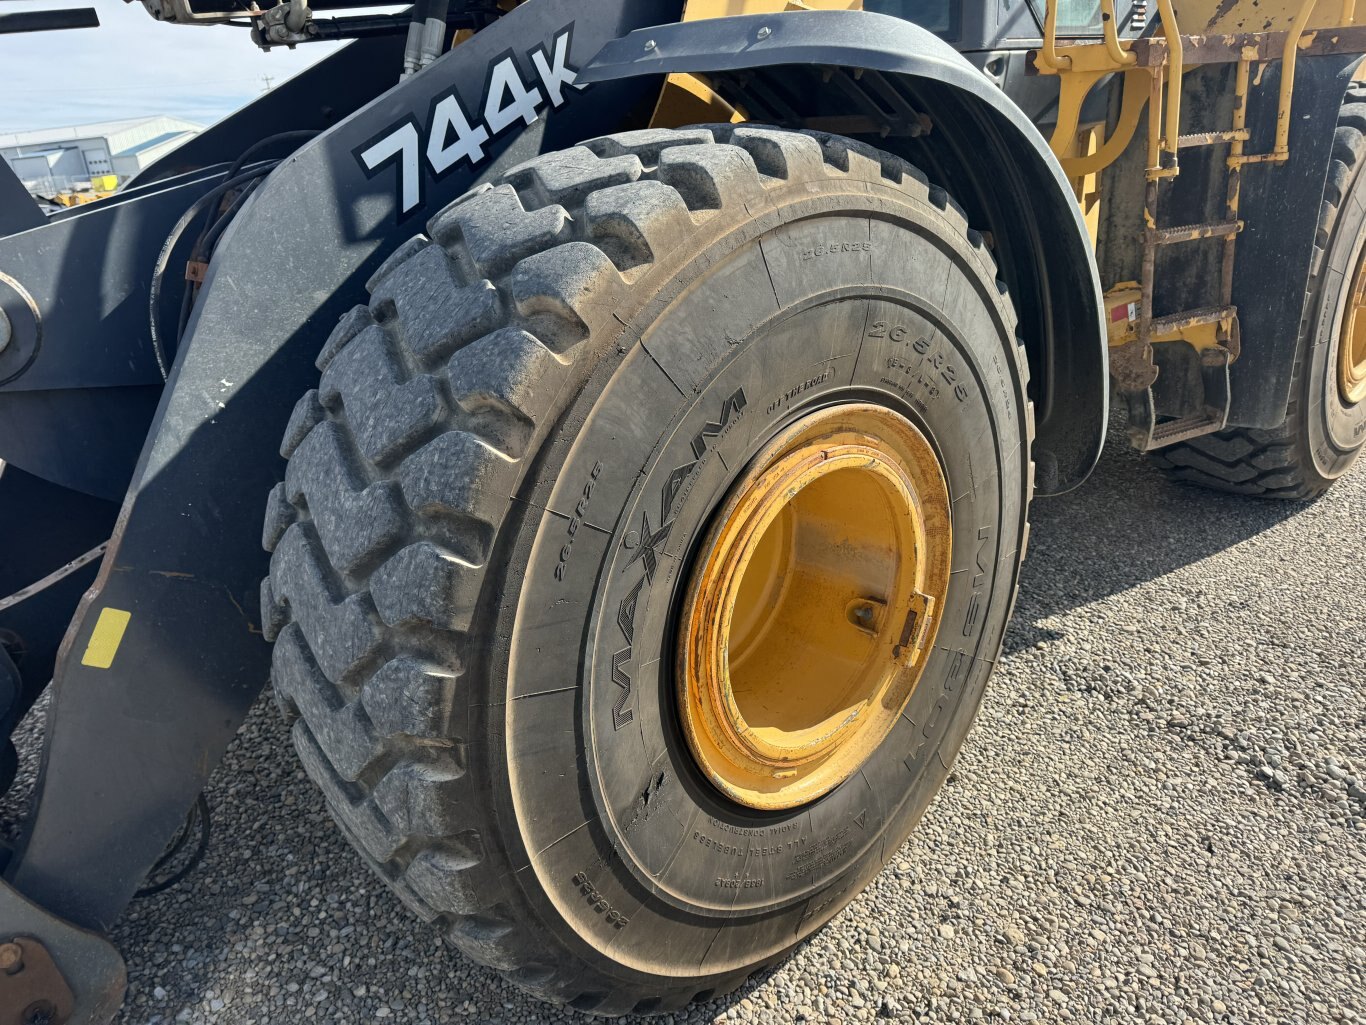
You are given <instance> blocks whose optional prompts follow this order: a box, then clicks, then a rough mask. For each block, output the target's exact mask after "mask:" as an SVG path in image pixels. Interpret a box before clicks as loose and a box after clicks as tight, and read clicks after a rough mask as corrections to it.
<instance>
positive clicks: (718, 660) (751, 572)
mask: <svg viewBox="0 0 1366 1025" xmlns="http://www.w3.org/2000/svg"><path fill="white" fill-rule="evenodd" d="M951 556H952V530H951V518H950V510H949V500H948V488H947V485H946V484H945V481H944V475H943V471H942V469H941V468H940V464H939V459H938V456H937V455H936V454H935V452H934V449H933V448H932V446H931V445H930V443H929V441H928V440H927V439H926V438H925V436H924V435H923V434H921V433H920V431H919V430H918V429H917V428H916V427H915V426H914V425H912V424H911V422H910V421H909V420H907V419H905V418H904V417H902V416H900V415H899V414H897V413H895V412H893V411H892V410H889V409H887V408H885V407H882V406H876V405H872V404H864V403H847V404H843V405H837V406H832V407H829V408H827V409H823V410H821V411H819V412H815V413H812V414H809V415H808V416H806V417H804V418H803V419H801V420H799V421H797V422H796V423H794V424H793V425H791V426H790V427H788V428H786V429H785V430H784V431H782V432H781V433H780V434H779V435H778V436H777V437H776V438H774V439H773V440H772V441H771V442H769V444H768V445H767V446H766V447H765V448H764V450H763V451H762V452H760V453H759V455H758V456H756V457H755V459H754V460H753V461H752V462H751V464H750V466H749V467H748V468H747V470H746V471H745V472H744V473H743V474H742V476H741V478H740V480H738V481H737V482H736V484H735V485H734V487H733V488H732V489H731V491H730V493H729V495H728V496H727V498H726V500H725V501H724V503H723V504H722V506H721V508H720V509H719V510H718V512H717V514H716V516H715V518H714V520H713V526H712V528H711V530H710V531H709V533H708V534H707V536H706V538H705V539H704V542H703V544H702V546H701V548H700V550H699V555H698V557H697V560H696V562H695V564H694V566H693V567H692V575H691V578H690V580H689V585H688V592H687V595H686V600H685V603H684V610H683V622H682V631H681V643H680V648H679V652H678V661H679V673H678V681H679V683H678V694H677V700H678V702H679V711H680V719H681V721H682V723H683V726H684V732H685V733H686V735H687V738H688V743H689V747H690V749H691V752H692V754H693V757H694V759H695V760H696V762H697V764H698V767H699V768H700V769H701V770H702V772H703V774H704V775H705V776H706V777H707V778H708V779H709V780H710V781H711V782H712V783H713V784H714V785H715V786H716V787H718V788H719V789H720V790H721V791H722V792H723V793H724V794H725V795H726V796H728V797H729V798H730V799H732V800H734V801H736V802H737V803H739V804H742V805H745V806H746V807H751V808H759V809H763V810H780V809H785V808H793V807H797V806H799V805H802V804H805V803H807V802H809V801H812V800H814V799H815V798H817V797H820V796H821V795H822V794H825V793H828V792H829V791H830V790H832V789H833V788H835V787H836V786H838V785H839V784H840V783H842V782H843V781H844V780H845V779H847V778H849V777H850V776H851V775H853V774H854V773H855V772H857V771H858V769H859V767H860V766H861V765H862V764H863V762H864V761H865V760H866V759H867V758H868V756H869V755H871V754H872V753H873V751H875V750H876V749H877V747H878V746H879V745H880V744H881V743H882V742H883V741H884V740H885V739H886V738H887V736H888V734H889V733H891V731H892V729H893V727H895V725H896V723H897V720H898V718H899V717H900V715H901V711H902V710H903V709H904V708H905V706H906V704H907V702H908V701H909V700H910V698H911V695H912V693H913V692H914V690H915V686H916V683H917V681H918V680H919V677H920V673H921V670H922V669H923V666H924V661H925V660H924V659H922V658H921V657H920V656H921V653H922V652H924V651H927V650H929V648H930V647H931V646H932V644H933V641H934V632H935V628H936V626H937V616H936V615H935V614H934V610H936V609H938V608H942V607H943V599H944V596H945V594H946V593H947V590H948V581H949V565H950V562H951ZM851 626H852V627H853V629H850V627H851Z"/></svg>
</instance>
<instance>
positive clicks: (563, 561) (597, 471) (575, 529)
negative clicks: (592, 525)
mask: <svg viewBox="0 0 1366 1025" xmlns="http://www.w3.org/2000/svg"><path fill="white" fill-rule="evenodd" d="M603 469H604V467H603V465H602V463H601V462H595V463H594V464H593V469H592V470H590V471H589V472H588V483H587V484H585V485H584V486H583V494H582V495H581V496H580V497H579V500H578V502H577V503H575V505H574V515H573V516H572V517H571V518H570V520H569V527H568V529H567V530H566V533H567V534H568V535H569V540H568V541H566V542H565V543H564V544H562V545H561V546H560V560H559V562H558V563H556V565H555V579H556V580H563V579H564V572H565V568H566V567H567V566H568V565H569V556H570V554H571V553H572V551H573V549H574V538H575V537H576V536H578V533H579V528H580V527H582V526H583V518H584V516H585V514H587V512H588V503H589V502H591V501H592V500H593V485H594V484H596V483H597V482H598V478H599V477H601V476H602V471H603Z"/></svg>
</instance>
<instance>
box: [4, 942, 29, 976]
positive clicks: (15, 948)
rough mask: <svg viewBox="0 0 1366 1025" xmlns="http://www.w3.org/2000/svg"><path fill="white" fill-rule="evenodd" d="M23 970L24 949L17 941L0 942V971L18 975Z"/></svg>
mask: <svg viewBox="0 0 1366 1025" xmlns="http://www.w3.org/2000/svg"><path fill="white" fill-rule="evenodd" d="M23 970H24V949H23V947H21V946H19V944H17V943H0V972H4V973H5V974H6V975H18V974H19V973H20V972H21V971H23Z"/></svg>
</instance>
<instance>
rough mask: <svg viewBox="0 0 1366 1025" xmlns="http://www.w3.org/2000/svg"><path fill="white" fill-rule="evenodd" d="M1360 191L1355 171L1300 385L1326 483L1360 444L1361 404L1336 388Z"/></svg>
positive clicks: (1328, 256) (1363, 433) (1363, 232)
mask: <svg viewBox="0 0 1366 1025" xmlns="http://www.w3.org/2000/svg"><path fill="white" fill-rule="evenodd" d="M1364 189H1366V184H1363V178H1362V176H1361V174H1360V173H1359V171H1357V172H1356V173H1354V174H1353V175H1352V177H1351V179H1350V181H1349V184H1348V185H1347V187H1346V189H1345V191H1344V196H1343V201H1342V204H1341V206H1340V208H1339V209H1338V213H1337V220H1336V222H1335V223H1334V225H1333V228H1332V230H1331V232H1330V235H1329V240H1328V248H1327V252H1326V253H1325V259H1324V269H1323V271H1322V273H1321V275H1320V280H1321V282H1322V284H1321V286H1320V290H1319V295H1318V301H1317V303H1316V305H1315V307H1314V320H1313V322H1312V335H1311V338H1312V344H1311V345H1310V346H1309V352H1308V358H1307V361H1306V363H1307V366H1306V368H1305V369H1306V373H1305V379H1304V381H1303V382H1302V388H1303V389H1304V391H1303V398H1302V401H1303V403H1304V410H1303V412H1302V413H1301V415H1302V416H1304V417H1306V420H1307V427H1308V442H1309V450H1310V455H1311V456H1312V458H1313V463H1314V467H1315V469H1316V470H1317V471H1318V473H1319V474H1320V475H1321V476H1322V477H1323V478H1324V479H1326V480H1333V479H1336V478H1337V477H1339V476H1341V475H1342V474H1343V473H1344V472H1345V471H1346V470H1347V468H1348V467H1349V466H1350V465H1351V464H1352V462H1353V460H1354V459H1355V458H1356V454H1357V452H1358V451H1359V450H1360V448H1361V446H1362V444H1363V443H1364V442H1366V402H1358V403H1354V404H1350V405H1349V404H1348V403H1347V402H1346V401H1345V400H1344V398H1343V395H1342V391H1341V388H1340V387H1339V384H1338V378H1339V372H1338V360H1339V357H1340V353H1341V346H1342V331H1343V327H1344V325H1345V322H1346V318H1347V315H1348V312H1349V311H1348V306H1349V305H1350V302H1351V293H1352V279H1353V276H1354V274H1355V271H1356V268H1357V266H1358V264H1359V262H1360V260H1361V258H1362V253H1363V246H1366V206H1364V205H1363V204H1362V203H1361V202H1360V199H1361V194H1362V192H1363V190H1364Z"/></svg>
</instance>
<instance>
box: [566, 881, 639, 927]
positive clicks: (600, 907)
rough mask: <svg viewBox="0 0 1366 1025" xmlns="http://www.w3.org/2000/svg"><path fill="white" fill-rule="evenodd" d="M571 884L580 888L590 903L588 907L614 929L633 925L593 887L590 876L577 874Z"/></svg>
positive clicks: (580, 891)
mask: <svg viewBox="0 0 1366 1025" xmlns="http://www.w3.org/2000/svg"><path fill="white" fill-rule="evenodd" d="M569 882H570V883H571V884H572V885H574V886H577V887H578V888H579V893H581V894H583V896H584V899H585V900H586V901H587V902H588V906H589V907H590V908H592V909H593V910H594V911H595V912H597V913H598V914H600V915H602V916H603V921H605V922H606V923H607V924H608V925H610V926H612V927H613V928H614V929H624V928H626V926H628V925H630V924H631V920H630V919H629V918H627V917H626V916H625V915H623V914H622V913H621V912H619V911H618V910H617V909H616V908H614V907H612V902H611V901H609V900H608V899H607V898H606V897H604V896H603V895H602V893H601V892H600V891H599V890H598V888H597V887H596V886H595V885H593V880H591V879H589V878H588V876H586V875H584V874H583V873H582V872H579V873H576V874H575V876H574V878H573V879H571V880H569Z"/></svg>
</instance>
